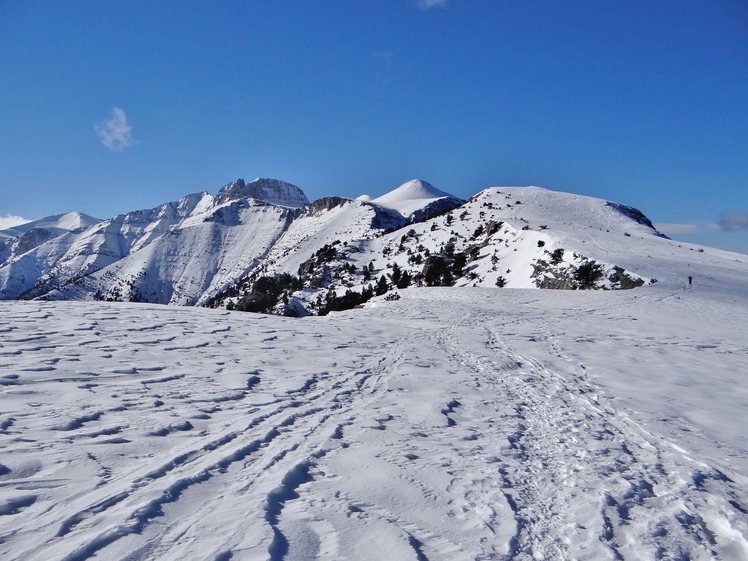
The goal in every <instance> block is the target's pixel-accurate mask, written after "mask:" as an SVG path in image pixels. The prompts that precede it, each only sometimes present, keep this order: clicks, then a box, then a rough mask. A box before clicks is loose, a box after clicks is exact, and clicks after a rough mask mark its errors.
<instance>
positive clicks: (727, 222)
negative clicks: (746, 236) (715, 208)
mask: <svg viewBox="0 0 748 561" xmlns="http://www.w3.org/2000/svg"><path fill="white" fill-rule="evenodd" d="M718 223H719V227H720V228H721V229H722V230H724V231H725V232H734V231H736V230H748V214H746V213H744V212H740V211H739V210H726V211H724V212H720V213H719V222H718Z"/></svg>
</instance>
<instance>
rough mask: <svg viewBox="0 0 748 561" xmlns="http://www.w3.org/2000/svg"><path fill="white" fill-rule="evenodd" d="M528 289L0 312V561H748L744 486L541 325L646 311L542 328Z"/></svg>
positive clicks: (617, 308)
mask: <svg viewBox="0 0 748 561" xmlns="http://www.w3.org/2000/svg"><path fill="white" fill-rule="evenodd" d="M425 294H429V293H428V292H425ZM433 294H437V293H435V292H434V293H433ZM517 294H518V295H519V294H520V293H517ZM526 294H527V293H521V296H518V298H520V299H521V300H522V301H521V302H516V303H517V304H518V306H517V309H516V310H514V311H513V312H512V313H505V314H502V313H498V311H486V310H485V309H484V306H481V305H474V306H466V305H465V302H449V301H448V300H439V299H438V297H437V296H435V297H434V299H433V300H429V299H428V298H425V299H424V300H423V301H422V302H419V301H418V300H417V299H416V300H413V301H410V302H396V303H387V304H386V305H383V304H384V303H380V304H379V306H378V307H373V308H369V309H366V310H357V311H354V312H351V313H346V314H332V315H331V316H328V317H325V318H307V319H304V320H285V319H282V318H270V317H265V316H257V315H251V314H246V315H245V314H226V313H224V312H217V311H212V310H185V309H169V308H161V307H153V306H144V307H137V306H132V305H116V304H115V305H108V304H96V305H91V304H76V303H55V304H49V303H35V302H34V303H26V302H11V303H0V305H1V306H2V315H0V368H1V370H2V372H1V374H2V378H1V379H2V380H3V382H4V383H3V386H2V387H0V390H2V391H3V392H4V394H3V401H2V402H1V403H2V405H1V406H0V407H1V408H0V443H1V444H0V449H2V451H3V453H2V456H0V516H1V517H2V520H3V526H2V529H0V556H1V557H3V558H8V559H11V558H12V559H28V560H41V559H44V560H49V559H58V560H64V561H84V560H87V559H93V558H106V559H122V560H131V561H134V560H144V559H232V560H233V559H252V560H254V559H269V560H271V561H278V560H283V559H286V560H290V559H294V560H302V559H330V560H339V559H361V560H364V559H403V560H405V559H412V560H415V561H435V560H439V559H449V560H452V559H459V560H461V559H465V560H468V559H497V560H509V559H516V560H529V559H680V560H686V559H688V560H696V559H746V558H748V542H746V539H745V537H746V535H748V533H747V532H746V528H748V492H746V489H747V488H748V485H746V483H748V479H746V477H745V476H744V475H743V474H741V473H740V472H739V471H735V470H730V469H729V466H726V465H723V464H720V465H715V464H714V462H713V461H712V460H713V459H712V458H699V457H694V456H693V455H692V454H690V453H688V452H686V451H685V450H684V449H683V448H681V447H680V446H679V445H678V444H677V443H676V442H673V441H671V440H670V439H669V437H668V436H667V435H663V434H659V433H657V432H655V431H654V430H653V429H652V428H650V427H648V426H644V425H643V424H642V423H641V422H640V421H637V420H636V419H635V418H634V417H633V416H632V415H633V413H632V412H630V411H628V410H624V409H625V408H624V409H621V408H618V407H617V402H616V401H615V400H614V399H611V398H610V397H607V396H606V395H604V394H605V392H604V391H602V390H601V388H600V387H599V385H598V384H597V383H596V382H595V380H594V379H593V378H592V377H591V376H590V375H589V372H588V371H587V369H586V367H585V365H584V364H583V363H581V362H579V361H578V360H577V358H575V354H574V352H573V351H574V348H575V347H573V346H570V345H572V343H573V341H581V340H584V341H586V340H587V339H584V338H583V337H581V336H577V335H573V334H566V333H565V332H564V331H563V330H562V329H552V328H551V326H552V325H554V322H555V323H559V322H566V323H563V325H564V326H568V325H576V324H574V323H573V322H583V321H593V320H590V319H589V317H590V316H593V317H597V318H613V320H615V321H622V318H623V319H626V318H627V314H628V313H629V310H628V309H627V307H631V309H632V310H633V306H634V305H636V306H642V301H641V300H639V301H637V302H634V299H628V300H624V299H622V298H619V297H618V296H616V297H615V300H611V299H609V300H606V299H605V298H604V297H603V296H597V297H595V299H593V300H591V301H590V303H589V304H588V305H585V306H583V307H579V308H575V309H573V310H569V309H565V310H564V311H563V314H559V315H557V316H553V317H551V318H548V317H540V316H537V314H536V312H535V311H534V310H535V308H533V306H534V305H535V304H534V302H535V301H534V300H532V299H531V298H530V299H528V298H526V296H525V295H526ZM647 298H648V299H649V300H650V301H649V302H648V303H645V304H644V305H645V306H646V305H650V306H656V305H661V304H662V303H663V302H666V301H668V300H669V299H670V298H672V295H668V294H664V293H656V292H655V293H652V294H651V295H649V296H647ZM424 302H425V304H424ZM418 304H420V305H418ZM408 306H410V307H412V308H411V311H408ZM413 306H415V307H413ZM434 306H438V307H439V308H440V311H439V321H434V320H433V317H432V315H431V312H432V310H433V307H434ZM413 309H415V310H416V311H415V312H414V311H412V310H413ZM637 309H639V308H637ZM549 313H550V312H549ZM631 313H634V312H633V311H632V312H631ZM585 318H587V319H585ZM613 320H611V321H613ZM590 325H592V324H590ZM574 337H576V339H574ZM588 339H589V340H592V339H593V337H588ZM575 344H578V343H575ZM663 344H665V343H663ZM679 344H680V343H679ZM699 344H700V345H701V347H703V350H704V351H707V352H708V351H710V350H711V348H712V347H714V348H717V347H719V344H716V345H712V344H704V343H699ZM681 346H682V345H681ZM678 348H680V347H678ZM655 428H656V427H655ZM695 432H697V431H695ZM696 436H698V434H697V435H696ZM733 452H734V453H735V454H736V455H737V454H740V453H742V452H741V451H739V450H733Z"/></svg>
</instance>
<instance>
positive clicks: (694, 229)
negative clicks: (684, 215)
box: [654, 222, 719, 236]
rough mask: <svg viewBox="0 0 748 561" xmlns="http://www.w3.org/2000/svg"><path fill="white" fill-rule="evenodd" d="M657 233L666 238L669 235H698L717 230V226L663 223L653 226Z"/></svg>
mask: <svg viewBox="0 0 748 561" xmlns="http://www.w3.org/2000/svg"><path fill="white" fill-rule="evenodd" d="M654 227H655V228H657V230H658V231H660V232H662V233H663V234H665V235H666V236H669V235H675V236H678V235H681V234H698V233H701V232H711V231H714V230H717V229H718V228H719V226H717V224H694V223H688V224H669V223H665V222H659V223H657V224H655V225H654Z"/></svg>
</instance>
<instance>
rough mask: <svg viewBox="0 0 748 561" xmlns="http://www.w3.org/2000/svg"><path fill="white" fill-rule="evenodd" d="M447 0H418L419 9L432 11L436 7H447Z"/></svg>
mask: <svg viewBox="0 0 748 561" xmlns="http://www.w3.org/2000/svg"><path fill="white" fill-rule="evenodd" d="M446 5H447V0H418V7H419V8H421V9H422V10H430V9H431V8H436V7H446Z"/></svg>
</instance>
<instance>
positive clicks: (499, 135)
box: [0, 0, 748, 253]
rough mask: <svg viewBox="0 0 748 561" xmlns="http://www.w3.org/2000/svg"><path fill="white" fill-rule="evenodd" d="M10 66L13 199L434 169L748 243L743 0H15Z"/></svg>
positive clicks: (383, 177) (8, 158)
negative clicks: (626, 210) (595, 200)
mask: <svg viewBox="0 0 748 561" xmlns="http://www.w3.org/2000/svg"><path fill="white" fill-rule="evenodd" d="M0 78H1V79H0V107H1V108H2V110H1V111H0V164H1V165H0V217H6V216H7V215H11V216H22V217H25V218H38V217H41V216H46V215H51V214H59V213H62V212H68V211H71V210H79V211H81V212H85V213H88V214H91V215H93V216H98V217H100V218H107V217H109V216H112V215H115V214H118V213H122V212H127V211H130V210H136V209H140V208H149V207H152V206H155V205H158V204H160V203H163V202H167V201H170V200H175V199H177V198H179V197H181V196H184V195H186V194H188V193H192V192H196V191H203V190H206V191H209V192H211V193H215V192H216V191H217V190H218V189H219V188H220V187H221V186H222V185H223V184H224V183H227V182H229V181H232V180H234V179H236V178H238V177H244V178H245V179H248V180H249V179H253V178H255V177H275V178H278V179H283V180H285V181H289V182H291V183H294V184H296V185H298V186H299V187H301V188H302V189H303V190H304V191H305V192H306V194H307V196H308V197H309V198H310V199H315V198H318V197H321V196H325V195H330V194H336V195H343V196H351V197H355V196H358V195H360V194H362V193H367V194H369V195H372V196H378V195H381V194H383V193H385V192H386V191H389V190H391V189H393V188H395V187H397V186H398V185H400V184H401V183H403V182H405V181H407V180H409V179H412V178H414V177H418V178H421V179H424V180H426V181H429V182H430V183H432V184H434V185H435V186H436V187H437V188H439V189H442V190H445V191H449V192H451V193H453V194H455V195H458V196H462V197H468V196H470V195H472V194H474V193H476V192H478V191H479V190H481V189H483V188H485V187H488V186H493V185H540V186H542V187H546V188H549V189H554V190H561V191H569V192H574V193H580V194H585V195H591V196H596V197H601V198H605V199H609V200H614V201H618V202H622V203H625V204H629V205H632V206H635V207H637V208H639V209H641V210H642V211H643V212H644V213H645V214H647V215H648V216H649V217H650V218H651V219H652V220H653V221H654V222H656V223H664V224H671V225H672V226H669V227H667V229H668V231H671V232H683V233H681V234H675V233H672V237H675V238H678V239H683V240H686V241H693V242H697V243H704V244H707V245H713V246H717V247H722V248H725V249H731V250H735V251H741V252H744V253H748V216H746V213H748V3H746V2H745V1H744V0H720V1H712V0H679V1H678V2H672V0H667V1H659V0H626V1H625V2H623V1H621V2H600V1H599V0H589V1H577V0H559V1H553V0H544V1H540V0H522V1H521V2H520V1H516V2H515V1H503V0H442V1H439V0H422V1H419V0H386V1H385V0H314V1H302V0H274V1H272V2H271V1H262V2H260V1H256V2H253V1H242V2H239V1H236V2H234V1H229V0H216V1H214V2H198V1H188V0H182V1H154V0H148V1H138V0H128V1H127V2H119V1H107V2H101V1H98V0H96V1H75V0H71V1H66V2H57V1H51V0H50V1H35V0H0ZM721 213H727V214H723V215H722V227H720V225H719V224H720V214H721Z"/></svg>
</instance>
